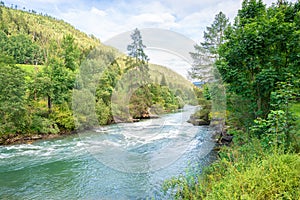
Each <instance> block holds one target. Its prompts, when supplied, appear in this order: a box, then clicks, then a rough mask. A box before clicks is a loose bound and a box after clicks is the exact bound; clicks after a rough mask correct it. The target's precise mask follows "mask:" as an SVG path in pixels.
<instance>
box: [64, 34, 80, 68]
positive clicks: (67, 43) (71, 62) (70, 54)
mask: <svg viewBox="0 0 300 200" xmlns="http://www.w3.org/2000/svg"><path fill="white" fill-rule="evenodd" d="M62 49H63V50H62V55H61V56H62V58H63V60H64V65H65V67H66V68H68V69H70V70H72V71H74V70H75V69H77V68H78V67H79V64H80V63H79V62H80V60H79V58H80V51H79V49H78V47H77V44H76V43H75V40H74V37H73V36H72V35H70V34H69V35H65V36H64V37H63V41H62Z"/></svg>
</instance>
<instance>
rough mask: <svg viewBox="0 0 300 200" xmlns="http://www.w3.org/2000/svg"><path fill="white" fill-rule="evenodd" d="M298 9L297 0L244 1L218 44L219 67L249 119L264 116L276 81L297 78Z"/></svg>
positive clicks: (298, 50) (268, 108)
mask: <svg viewBox="0 0 300 200" xmlns="http://www.w3.org/2000/svg"><path fill="white" fill-rule="evenodd" d="M299 10H300V8H299V2H297V3H295V4H277V5H273V6H272V7H270V8H269V9H266V8H265V5H264V4H263V3H262V1H260V0H259V1H255V0H250V1H244V2H243V7H242V9H241V10H239V12H238V16H237V18H236V20H235V24H234V26H233V28H232V30H231V32H228V33H227V35H226V42H225V43H224V44H222V45H221V47H220V51H219V52H220V59H219V60H218V61H217V67H218V70H219V72H220V73H221V76H222V78H223V80H224V81H225V82H226V83H227V84H228V90H229V91H231V92H232V93H234V94H235V95H237V98H239V99H240V100H243V101H244V102H245V107H243V110H244V111H245V112H247V113H250V116H249V117H250V119H249V120H248V121H250V122H251V121H253V119H254V118H257V117H262V118H265V117H267V115H268V113H269V111H270V97H271V93H272V92H274V91H275V90H276V85H277V83H278V82H280V81H286V80H295V79H299V74H300V72H299V59H296V57H297V55H299V53H300V46H299V36H300V35H299V25H298V23H295V21H297V20H298V21H299V15H298V14H297V13H299Z"/></svg>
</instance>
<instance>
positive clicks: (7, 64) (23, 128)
mask: <svg viewBox="0 0 300 200" xmlns="http://www.w3.org/2000/svg"><path fill="white" fill-rule="evenodd" d="M0 19H1V21H0V80H1V85H0V116H1V117H0V144H9V143H15V142H24V138H43V137H44V136H45V135H53V134H56V135H59V134H63V133H71V132H73V131H75V130H78V128H83V129H86V128H91V127H95V126H99V125H107V124H111V123H117V122H124V121H134V120H135V119H137V120H138V119H142V118H149V117H150V116H151V112H152V110H151V109H152V108H153V112H152V114H153V113H154V114H160V113H164V112H174V111H176V110H177V109H179V108H182V106H183V105H184V103H187V102H189V101H190V100H191V99H193V97H192V95H193V91H192V87H191V84H190V83H189V82H188V81H186V80H182V79H183V78H182V79H180V78H179V77H180V76H179V75H178V74H174V73H173V72H172V71H171V70H169V69H167V68H164V67H161V66H157V65H152V64H149V69H148V66H147V67H146V68H145V69H147V70H146V71H143V74H142V77H147V78H149V77H150V75H151V76H153V77H152V78H153V80H152V82H150V84H144V85H143V84H142V85H140V87H137V88H135V89H136V90H135V91H132V93H130V94H131V96H129V97H130V99H129V101H128V103H127V104H126V105H125V104H124V103H123V102H120V104H119V105H120V106H121V107H120V108H122V109H121V112H119V111H120V110H119V111H117V112H113V111H112V103H116V102H118V101H119V99H118V100H117V101H116V102H112V94H113V93H114V91H116V87H117V84H118V83H119V82H122V80H123V79H122V77H123V76H124V75H126V73H129V74H134V77H136V75H137V74H139V73H141V72H142V70H141V68H142V67H143V66H144V64H142V65H141V62H140V61H139V60H138V59H131V58H130V57H128V56H125V55H122V54H121V55H120V53H119V52H118V51H117V50H115V49H114V48H112V47H108V46H105V45H103V44H101V42H100V40H98V39H96V38H95V37H94V36H88V35H87V34H85V33H82V32H80V31H79V30H76V29H75V28H74V27H73V26H71V25H70V24H68V23H66V22H64V21H62V20H57V19H55V18H53V17H50V16H48V15H42V14H36V12H33V11H31V12H26V11H22V10H16V9H12V8H7V7H5V6H3V5H2V6H0ZM128 61H130V62H128ZM132 61H134V62H132ZM147 65H148V63H147ZM132 66H133V67H132ZM139 81H140V82H141V83H142V82H143V79H141V80H139ZM128 83H129V85H128V86H130V83H132V79H130V80H129V81H128ZM121 92H124V91H121ZM125 94H128V93H125ZM76 95H77V96H76ZM74 99H75V100H74ZM123 108H124V109H123ZM127 109H129V111H130V116H127V115H123V111H122V110H127ZM149 111H150V112H149ZM74 116H75V118H74ZM116 120H117V121H116ZM51 137H52V136H51Z"/></svg>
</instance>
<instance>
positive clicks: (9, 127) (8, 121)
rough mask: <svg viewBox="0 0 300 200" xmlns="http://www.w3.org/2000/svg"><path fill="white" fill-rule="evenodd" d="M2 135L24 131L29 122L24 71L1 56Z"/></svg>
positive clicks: (0, 109)
mask: <svg viewBox="0 0 300 200" xmlns="http://www.w3.org/2000/svg"><path fill="white" fill-rule="evenodd" d="M0 80H1V84H0V134H4V133H15V132H21V131H22V130H24V127H25V123H26V120H27V116H26V115H27V114H26V102H25V78H24V71H23V70H21V69H20V68H19V67H17V66H15V65H14V61H13V60H12V58H11V57H7V56H4V55H1V56H0Z"/></svg>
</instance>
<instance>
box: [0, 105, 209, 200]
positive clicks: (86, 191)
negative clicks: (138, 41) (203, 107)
mask: <svg viewBox="0 0 300 200" xmlns="http://www.w3.org/2000/svg"><path fill="white" fill-rule="evenodd" d="M195 109H196V108H195V107H192V106H187V107H185V108H184V109H183V110H182V111H181V112H178V113H172V114H166V115H163V116H162V117H161V118H158V119H150V120H145V121H141V122H137V123H124V124H115V125H110V126H104V127H99V128H98V129H95V130H92V131H87V132H84V133H80V134H78V135H72V136H68V137H65V138H59V139H51V140H41V141H37V142H34V143H32V144H21V145H10V146H0V199H109V200H110V199H147V198H149V199H151V198H155V199H168V198H170V197H168V196H167V195H168V194H164V193H163V192H162V189H161V187H162V184H163V182H164V180H166V179H169V178H171V177H173V176H178V175H180V174H184V173H186V170H187V169H188V170H189V171H190V173H199V171H201V169H202V168H203V166H206V165H208V164H209V163H210V162H211V160H212V159H214V155H213V153H211V150H212V149H213V147H214V142H213V141H212V140H211V132H212V130H211V129H210V128H209V127H208V126H202V127H196V126H193V125H191V124H189V123H187V122H186V121H187V120H188V118H189V116H190V114H191V113H193V112H194V110H195Z"/></svg>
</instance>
